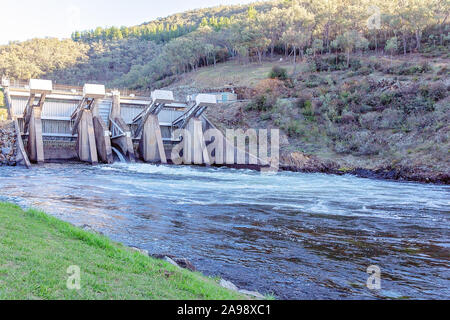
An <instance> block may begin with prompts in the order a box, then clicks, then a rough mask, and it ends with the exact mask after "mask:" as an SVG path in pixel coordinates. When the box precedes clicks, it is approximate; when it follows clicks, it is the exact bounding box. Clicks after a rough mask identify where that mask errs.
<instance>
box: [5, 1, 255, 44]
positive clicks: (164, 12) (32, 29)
mask: <svg viewBox="0 0 450 320" xmlns="http://www.w3.org/2000/svg"><path fill="white" fill-rule="evenodd" d="M0 1H1V2H2V4H1V5H0V12H1V13H2V15H1V18H0V44H7V43H8V42H9V41H16V40H19V41H24V40H28V39H32V38H44V37H56V38H69V37H70V35H71V34H72V32H73V31H76V30H80V31H81V30H88V29H94V28H95V27H99V26H100V27H107V26H119V27H120V26H133V25H138V24H141V23H144V22H147V21H150V20H153V19H155V18H159V17H165V16H168V15H170V14H173V13H179V12H183V11H186V10H191V9H197V8H206V7H212V6H216V5H229V4H245V3H250V2H255V0H162V1H161V0H76V1H75V0H20V1H17V0H0Z"/></svg>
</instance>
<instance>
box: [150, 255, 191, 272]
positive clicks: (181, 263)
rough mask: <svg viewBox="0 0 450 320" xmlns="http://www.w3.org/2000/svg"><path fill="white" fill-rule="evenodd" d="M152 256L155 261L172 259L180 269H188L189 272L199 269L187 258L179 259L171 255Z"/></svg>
mask: <svg viewBox="0 0 450 320" xmlns="http://www.w3.org/2000/svg"><path fill="white" fill-rule="evenodd" d="M151 256H152V257H153V258H155V259H160V260H166V258H170V259H171V260H172V261H173V262H175V263H176V264H177V266H179V267H180V268H183V269H188V270H190V271H194V272H195V271H197V268H196V267H195V266H194V265H193V264H192V263H191V262H190V261H189V260H188V259H186V258H177V257H175V256H173V255H170V254H152V255H151Z"/></svg>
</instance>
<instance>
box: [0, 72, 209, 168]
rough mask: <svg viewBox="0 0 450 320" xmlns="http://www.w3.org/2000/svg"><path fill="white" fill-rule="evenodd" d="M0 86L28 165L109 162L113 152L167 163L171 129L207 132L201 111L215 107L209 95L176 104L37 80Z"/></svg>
mask: <svg viewBox="0 0 450 320" xmlns="http://www.w3.org/2000/svg"><path fill="white" fill-rule="evenodd" d="M2 87H3V88H4V91H5V96H6V101H7V107H8V111H9V117H10V118H11V119H12V120H14V121H16V123H17V124H18V127H19V128H20V135H18V137H20V139H23V145H24V146H26V147H25V153H26V156H27V157H28V158H29V160H30V161H31V162H32V163H43V162H46V161H57V160H81V161H84V162H89V163H92V164H96V163H112V162H113V161H114V158H115V157H114V154H113V153H114V152H120V157H122V156H123V157H124V158H125V159H126V160H127V161H131V162H134V161H135V159H136V158H140V159H142V160H143V161H145V162H161V163H167V162H168V160H170V150H171V148H172V146H173V145H174V144H177V143H179V142H180V136H177V135H176V134H175V133H176V132H177V131H176V130H177V129H184V128H186V127H187V126H188V124H189V122H190V121H201V123H202V127H203V130H206V129H207V128H208V125H209V121H207V119H206V118H205V117H204V116H203V112H204V111H205V109H206V108H207V107H208V106H210V105H213V104H215V103H216V97H215V96H214V95H205V94H199V95H197V97H196V99H195V101H189V102H180V101H176V100H175V99H174V96H173V93H172V92H171V91H166V90H156V91H153V92H152V93H151V96H150V97H142V96H134V95H130V96H121V95H120V92H118V91H116V90H113V91H107V90H106V88H105V86H103V85H98V84H85V85H84V86H83V88H79V87H63V86H58V85H53V83H52V81H50V80H40V79H31V80H30V81H29V82H28V83H23V82H22V83H14V84H12V85H11V84H10V83H9V81H5V80H3V81H2Z"/></svg>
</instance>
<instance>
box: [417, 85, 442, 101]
mask: <svg viewBox="0 0 450 320" xmlns="http://www.w3.org/2000/svg"><path fill="white" fill-rule="evenodd" d="M420 94H421V95H422V96H423V97H425V98H430V99H431V100H433V101H439V100H442V99H444V98H446V97H447V94H448V92H447V88H446V86H445V85H444V84H443V83H442V82H437V83H432V84H431V85H424V86H421V87H420Z"/></svg>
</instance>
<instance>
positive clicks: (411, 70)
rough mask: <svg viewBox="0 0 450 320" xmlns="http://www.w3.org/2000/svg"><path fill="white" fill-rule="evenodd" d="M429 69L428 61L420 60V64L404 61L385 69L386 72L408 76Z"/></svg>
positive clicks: (425, 71)
mask: <svg viewBox="0 0 450 320" xmlns="http://www.w3.org/2000/svg"><path fill="white" fill-rule="evenodd" d="M431 70H432V69H431V66H430V65H429V64H428V62H422V63H421V64H420V65H417V64H412V63H408V62H404V63H402V64H400V65H397V66H393V67H390V68H388V69H387V70H386V73H389V74H397V75H402V76H410V75H415V74H421V73H427V72H429V71H431Z"/></svg>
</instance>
